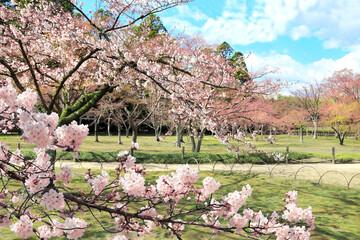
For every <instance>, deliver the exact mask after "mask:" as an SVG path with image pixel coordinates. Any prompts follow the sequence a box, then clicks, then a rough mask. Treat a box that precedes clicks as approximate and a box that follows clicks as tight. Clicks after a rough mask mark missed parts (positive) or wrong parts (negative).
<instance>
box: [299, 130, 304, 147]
mask: <svg viewBox="0 0 360 240" xmlns="http://www.w3.org/2000/svg"><path fill="white" fill-rule="evenodd" d="M299 136H300V143H301V144H302V143H303V142H304V135H303V127H302V126H301V127H300V130H299Z"/></svg>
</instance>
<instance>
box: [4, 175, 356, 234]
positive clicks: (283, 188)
mask: <svg viewBox="0 0 360 240" xmlns="http://www.w3.org/2000/svg"><path fill="white" fill-rule="evenodd" d="M94 171H97V172H98V173H99V172H100V170H94ZM85 172H86V170H85V169H77V170H74V172H73V174H74V178H73V179H72V181H71V184H70V186H69V189H75V190H73V191H75V192H76V191H77V190H78V189H81V190H83V191H86V190H87V189H89V186H88V184H87V183H86V182H85V181H84V180H83V176H84V173H85ZM109 173H110V175H111V176H114V173H115V172H114V171H109ZM162 174H169V172H149V173H148V174H147V177H146V179H147V180H148V181H149V182H151V183H154V182H155V180H156V179H157V177H158V176H160V175H162ZM200 175H201V179H200V180H202V179H203V178H204V177H205V176H213V177H214V178H215V179H216V180H217V181H220V182H221V183H222V188H221V190H220V191H219V192H218V194H217V195H216V196H215V197H216V198H217V199H219V198H220V196H221V195H225V194H226V193H228V192H232V191H234V190H239V189H241V188H242V186H244V185H246V184H250V185H251V186H252V188H253V196H252V197H250V198H249V199H248V201H247V204H246V205H245V206H244V208H248V207H250V208H253V209H254V210H257V211H259V210H262V211H263V212H265V213H270V214H271V212H272V211H273V210H280V209H281V208H282V207H283V202H282V201H281V200H282V199H283V198H284V197H285V195H284V193H285V192H287V191H290V190H294V189H295V190H297V191H298V193H299V205H300V206H301V207H303V208H306V207H308V206H310V205H311V206H312V207H313V211H314V216H316V230H315V231H314V232H312V238H311V239H339V240H340V239H360V231H358V230H359V229H358V226H360V218H359V217H358V211H359V209H360V204H359V203H360V190H347V189H345V188H338V187H330V186H319V185H317V184H313V183H310V182H305V181H293V180H289V179H281V178H269V177H267V176H259V175H252V176H248V175H243V174H230V173H225V172H201V173H200ZM199 183H200V184H201V181H199ZM96 216H98V217H99V220H100V221H101V222H102V223H103V224H104V226H105V227H106V228H108V229H109V230H114V220H113V219H112V218H110V217H109V215H107V214H105V213H96ZM77 217H79V218H82V219H84V220H86V221H87V222H88V224H89V227H88V228H87V230H86V233H85V235H84V237H83V239H111V236H112V235H111V234H108V233H106V232H105V231H104V230H103V229H102V228H101V227H100V226H99V224H98V223H97V222H96V221H95V220H94V219H93V218H92V217H91V215H90V213H88V212H85V214H84V215H80V214H79V215H78V216H77ZM188 217H189V216H187V218H188ZM0 234H1V236H2V239H17V238H16V236H15V235H13V234H12V232H11V231H10V230H9V229H8V228H7V229H5V228H2V229H1V230H0ZM210 235H211V231H209V230H207V229H203V228H193V227H189V228H187V231H186V232H185V233H184V235H183V239H209V238H210ZM167 236H168V235H167V231H165V230H163V229H161V228H156V229H155V230H154V231H153V233H152V234H151V235H149V236H146V238H144V239H150V240H151V239H167ZM32 239H35V238H32ZM58 239H65V238H58ZM129 239H139V238H138V237H137V236H136V235H130V237H129ZM169 239H170V238H169ZM212 239H241V238H240V237H236V236H232V235H228V234H220V235H219V236H215V237H213V238H212Z"/></svg>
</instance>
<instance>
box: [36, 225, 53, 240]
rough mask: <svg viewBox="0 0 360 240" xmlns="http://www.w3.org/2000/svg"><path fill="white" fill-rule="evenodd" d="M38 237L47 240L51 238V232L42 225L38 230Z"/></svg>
mask: <svg viewBox="0 0 360 240" xmlns="http://www.w3.org/2000/svg"><path fill="white" fill-rule="evenodd" d="M38 232H39V237H40V238H41V239H44V240H47V239H48V238H51V237H52V233H51V230H50V228H49V227H48V226H46V225H42V226H40V227H39V228H38Z"/></svg>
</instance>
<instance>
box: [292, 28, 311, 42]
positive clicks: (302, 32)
mask: <svg viewBox="0 0 360 240" xmlns="http://www.w3.org/2000/svg"><path fill="white" fill-rule="evenodd" d="M310 35H311V33H310V30H309V28H308V27H307V26H305V25H301V26H298V27H294V28H293V29H292V30H291V38H292V39H294V40H298V39H299V38H302V37H308V36H310Z"/></svg>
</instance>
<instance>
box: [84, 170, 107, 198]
mask: <svg viewBox="0 0 360 240" xmlns="http://www.w3.org/2000/svg"><path fill="white" fill-rule="evenodd" d="M109 180H110V176H109V174H108V173H107V172H106V171H104V170H103V171H102V173H101V175H98V176H97V177H95V178H93V179H89V180H88V184H89V185H91V186H92V189H93V190H94V192H95V194H96V195H98V194H100V193H101V192H102V191H103V190H104V189H105V187H106V185H108V183H109Z"/></svg>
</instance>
